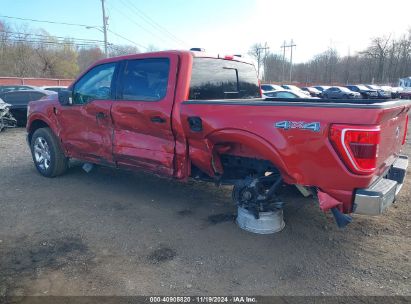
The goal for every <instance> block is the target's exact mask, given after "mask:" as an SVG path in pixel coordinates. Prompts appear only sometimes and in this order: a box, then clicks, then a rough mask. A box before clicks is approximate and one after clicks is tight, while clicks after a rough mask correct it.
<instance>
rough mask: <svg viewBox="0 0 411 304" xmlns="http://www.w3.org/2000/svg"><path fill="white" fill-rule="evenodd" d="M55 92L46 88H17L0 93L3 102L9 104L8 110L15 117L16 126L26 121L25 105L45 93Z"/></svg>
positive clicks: (23, 124)
mask: <svg viewBox="0 0 411 304" xmlns="http://www.w3.org/2000/svg"><path fill="white" fill-rule="evenodd" d="M52 94H56V93H55V92H52V91H46V90H17V91H7V92H4V93H1V94H0V98H1V99H3V100H4V102H6V103H8V104H10V105H11V106H10V112H11V114H12V115H13V116H14V118H16V119H17V126H19V127H24V126H25V125H26V122H27V105H28V104H29V102H30V101H34V100H38V99H40V98H43V97H44V96H47V95H52Z"/></svg>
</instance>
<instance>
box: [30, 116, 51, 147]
mask: <svg viewBox="0 0 411 304" xmlns="http://www.w3.org/2000/svg"><path fill="white" fill-rule="evenodd" d="M40 128H50V129H52V128H51V124H50V122H48V121H47V119H45V118H44V117H42V116H37V117H33V118H32V119H30V121H29V122H28V123H27V140H28V142H29V144H30V143H31V139H32V137H33V134H34V132H35V131H36V130H38V129H40ZM52 131H53V130H52ZM53 132H54V131H53Z"/></svg>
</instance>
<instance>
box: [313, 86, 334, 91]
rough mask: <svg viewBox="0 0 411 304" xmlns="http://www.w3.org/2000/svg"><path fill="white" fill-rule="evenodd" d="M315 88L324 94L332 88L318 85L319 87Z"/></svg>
mask: <svg viewBox="0 0 411 304" xmlns="http://www.w3.org/2000/svg"><path fill="white" fill-rule="evenodd" d="M313 88H316V89H317V90H318V91H320V92H321V93H322V92H324V91H325V90H327V89H329V88H331V86H322V85H318V86H313Z"/></svg>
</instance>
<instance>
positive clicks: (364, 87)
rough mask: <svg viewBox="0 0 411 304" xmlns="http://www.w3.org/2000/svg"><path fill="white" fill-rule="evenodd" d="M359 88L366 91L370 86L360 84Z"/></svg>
mask: <svg viewBox="0 0 411 304" xmlns="http://www.w3.org/2000/svg"><path fill="white" fill-rule="evenodd" d="M357 88H359V89H360V90H365V91H367V90H368V88H367V87H366V86H364V85H358V86H357Z"/></svg>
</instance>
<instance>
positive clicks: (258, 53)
mask: <svg viewBox="0 0 411 304" xmlns="http://www.w3.org/2000/svg"><path fill="white" fill-rule="evenodd" d="M260 45H261V44H260ZM268 49H269V47H268V46H267V42H266V43H265V46H264V47H257V64H258V67H257V70H258V71H257V74H258V75H257V76H258V78H260V65H261V52H262V51H263V50H264V51H265V58H266V57H267V50H268Z"/></svg>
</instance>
